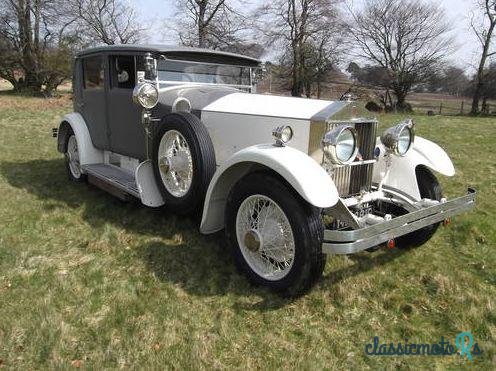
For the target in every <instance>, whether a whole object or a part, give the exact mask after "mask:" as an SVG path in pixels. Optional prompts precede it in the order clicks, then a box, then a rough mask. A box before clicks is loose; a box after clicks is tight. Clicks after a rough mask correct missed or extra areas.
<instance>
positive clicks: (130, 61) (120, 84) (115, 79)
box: [110, 55, 136, 89]
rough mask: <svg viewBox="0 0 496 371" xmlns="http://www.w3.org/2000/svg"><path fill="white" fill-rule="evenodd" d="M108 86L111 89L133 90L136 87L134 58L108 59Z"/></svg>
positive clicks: (123, 56) (119, 57)
mask: <svg viewBox="0 0 496 371" xmlns="http://www.w3.org/2000/svg"><path fill="white" fill-rule="evenodd" d="M110 84H111V87H112V88H118V89H134V86H135V85H136V67H135V61H134V56H129V55H120V56H113V57H110Z"/></svg>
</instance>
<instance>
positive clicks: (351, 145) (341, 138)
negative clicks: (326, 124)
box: [322, 124, 358, 165]
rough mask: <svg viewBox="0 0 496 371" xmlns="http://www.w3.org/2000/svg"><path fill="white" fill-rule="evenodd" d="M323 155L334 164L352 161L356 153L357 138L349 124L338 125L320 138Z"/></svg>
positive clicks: (344, 163)
mask: <svg viewBox="0 0 496 371" xmlns="http://www.w3.org/2000/svg"><path fill="white" fill-rule="evenodd" d="M322 149H323V151H324V154H325V156H326V157H327V158H328V159H329V160H330V161H331V162H332V163H333V164H335V165H347V164H350V163H352V162H353V161H354V160H355V158H356V156H357V154H358V139H357V132H356V130H355V128H354V127H353V126H351V125H346V124H345V125H339V126H338V127H336V128H334V129H332V130H331V131H328V132H327V133H326V134H325V135H324V138H323V139H322Z"/></svg>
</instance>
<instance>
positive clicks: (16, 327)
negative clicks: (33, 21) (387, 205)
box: [0, 94, 496, 370]
mask: <svg viewBox="0 0 496 371" xmlns="http://www.w3.org/2000/svg"><path fill="white" fill-rule="evenodd" d="M68 111H70V101H69V100H68V99H66V98H61V99H50V100H42V99H34V98H22V97H12V96H6V95H5V94H4V95H2V94H0V131H1V133H2V135H1V136H0V368H1V367H2V366H4V367H6V368H7V369H66V368H69V367H80V368H85V369H103V368H139V369H141V368H143V369H146V368H154V369H163V368H176V369H197V368H242V369H245V368H258V369H267V368H268V369H273V368H298V369H315V368H319V369H321V368H327V369H356V370H359V369H368V368H372V369H376V368H380V369H383V368H386V369H396V368H406V369H412V370H416V369H427V368H428V369H459V368H468V367H469V366H472V367H477V368H478V369H487V370H489V369H494V365H495V364H496V314H495V313H496V312H495V308H496V251H495V243H496V226H495V217H496V192H495V189H496V165H495V164H496V154H495V151H494V138H495V137H496V125H495V124H496V123H495V121H494V120H493V119H473V118H462V117H443V116H441V117H435V118H431V117H427V116H417V117H415V118H416V120H417V123H418V124H417V133H418V135H421V136H425V137H427V138H430V139H432V140H434V141H436V142H438V143H439V144H440V145H441V146H442V147H444V148H446V150H447V151H448V152H449V153H450V154H451V157H452V159H453V162H454V164H455V167H456V169H457V175H456V176H455V177H454V178H452V179H448V178H444V177H443V178H441V182H442V184H443V186H444V189H445V193H446V194H447V196H448V197H453V196H456V195H461V194H464V193H465V190H466V187H467V186H468V185H471V186H474V187H476V188H477V189H478V191H479V196H478V204H477V209H476V210H475V212H472V213H470V214H467V215H462V216H458V217H456V218H454V220H453V223H452V225H451V226H450V227H448V228H440V230H439V232H438V233H437V235H436V236H435V237H434V238H433V240H431V242H430V243H428V244H427V245H425V246H422V247H420V248H418V249H416V250H413V251H409V252H403V251H390V252H388V251H377V252H374V253H366V252H364V253H361V254H358V255H354V256H349V257H345V256H340V257H332V258H329V259H328V263H327V266H326V269H325V276H324V278H323V279H322V281H321V282H320V283H319V284H318V285H317V286H316V287H315V288H314V289H313V290H312V291H311V292H310V293H308V294H307V295H305V296H304V297H302V298H300V299H298V300H294V301H290V300H284V299H281V298H279V297H278V296H276V295H273V294H272V293H270V292H267V291H265V290H262V289H259V288H254V287H252V286H250V285H249V284H248V283H247V281H246V280H245V279H244V278H243V277H242V276H240V275H238V273H237V272H236V270H235V268H234V266H233V262H232V259H231V258H230V255H229V253H228V252H227V251H226V248H225V246H224V242H223V241H224V239H223V237H222V234H219V235H216V236H213V237H205V236H202V235H200V234H199V232H198V220H194V219H189V218H184V217H179V216H176V215H173V214H170V213H168V212H167V210H152V209H147V208H145V207H142V206H140V205H138V204H137V203H127V204H126V203H122V202H120V201H118V200H116V199H114V198H112V196H110V195H108V194H106V193H104V192H103V191H100V190H98V189H95V188H94V187H91V186H87V185H84V184H73V183H70V182H69V181H68V180H67V176H66V174H65V171H64V165H63V158H62V156H61V155H60V154H59V153H57V152H56V150H55V140H54V139H53V138H52V137H51V135H50V134H51V128H52V127H54V126H56V125H57V123H58V120H59V119H60V117H61V116H62V115H63V114H64V113H66V112H68ZM400 118H401V117H400V116H392V115H391V116H383V117H381V121H382V122H383V123H382V125H383V127H384V126H385V125H389V124H391V123H393V122H397V121H398V120H400ZM460 331H471V332H472V334H473V336H474V339H475V341H477V342H478V344H479V346H480V348H481V349H482V350H483V354H482V356H480V357H477V358H475V359H474V361H472V362H468V361H467V360H466V359H462V358H461V357H459V356H458V355H455V356H450V357H440V356H436V357H435V356H431V357H428V356H417V357H413V356H412V357H371V356H367V355H365V352H364V350H365V344H367V343H369V342H371V341H372V339H373V337H374V336H379V337H380V339H381V341H384V342H404V341H406V340H407V341H408V342H410V343H413V342H416V343H435V342H439V341H440V339H441V337H444V338H445V339H446V340H449V341H450V342H451V344H454V340H455V337H456V335H457V334H458V333H459V332H460Z"/></svg>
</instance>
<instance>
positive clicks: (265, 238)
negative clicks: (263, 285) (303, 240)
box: [236, 195, 295, 281]
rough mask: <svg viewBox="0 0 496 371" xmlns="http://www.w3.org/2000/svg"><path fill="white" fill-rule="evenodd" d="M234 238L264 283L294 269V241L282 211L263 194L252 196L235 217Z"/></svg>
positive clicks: (244, 202)
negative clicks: (264, 280)
mask: <svg viewBox="0 0 496 371" xmlns="http://www.w3.org/2000/svg"><path fill="white" fill-rule="evenodd" d="M236 237H237V241H238V245H239V247H240V250H241V253H242V254H243V257H244V258H245V260H246V262H247V263H248V265H249V266H250V268H251V269H252V270H253V271H254V272H255V273H256V274H258V275H259V276H261V277H263V278H264V279H266V280H270V281H276V280H280V279H282V278H283V277H285V276H286V275H287V274H288V273H289V271H290V270H291V267H292V266H293V262H294V257H295V241H294V236H293V230H292V229H291V225H290V223H289V220H288V218H287V216H286V214H285V213H284V211H283V210H282V209H281V208H280V207H279V205H278V204H277V203H275V202H274V201H273V200H272V199H270V198H269V197H267V196H264V195H252V196H249V197H248V198H246V199H245V200H244V201H243V202H242V203H241V205H240V207H239V209H238V213H237V215H236Z"/></svg>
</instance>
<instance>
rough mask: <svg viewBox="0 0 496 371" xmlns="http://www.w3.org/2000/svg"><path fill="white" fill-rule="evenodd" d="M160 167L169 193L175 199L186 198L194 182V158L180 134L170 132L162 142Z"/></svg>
mask: <svg viewBox="0 0 496 371" xmlns="http://www.w3.org/2000/svg"><path fill="white" fill-rule="evenodd" d="M158 166H159V170H160V177H161V179H162V182H163V184H164V186H165V188H166V189H167V191H168V192H169V193H170V194H172V195H173V196H174V197H183V196H185V195H186V194H187V193H188V191H189V189H190V188H191V183H192V181H193V158H192V156H191V151H190V148H189V146H188V143H187V141H186V139H185V138H184V137H183V135H182V134H181V133H180V132H178V131H176V130H169V131H167V132H166V133H165V134H164V136H163V137H162V139H161V140H160V145H159V148H158Z"/></svg>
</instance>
